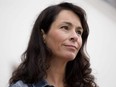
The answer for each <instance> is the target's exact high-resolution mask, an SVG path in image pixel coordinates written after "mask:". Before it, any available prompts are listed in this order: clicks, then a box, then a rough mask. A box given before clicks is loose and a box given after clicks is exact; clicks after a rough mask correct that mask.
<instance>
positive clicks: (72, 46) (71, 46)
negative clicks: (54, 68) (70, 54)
mask: <svg viewBox="0 0 116 87" xmlns="http://www.w3.org/2000/svg"><path fill="white" fill-rule="evenodd" d="M65 46H66V47H69V48H73V49H76V50H77V47H76V46H74V45H65Z"/></svg>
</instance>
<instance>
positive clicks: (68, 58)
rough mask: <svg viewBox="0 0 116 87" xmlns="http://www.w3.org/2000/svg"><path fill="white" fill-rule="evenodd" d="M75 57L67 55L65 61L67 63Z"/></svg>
mask: <svg viewBox="0 0 116 87" xmlns="http://www.w3.org/2000/svg"><path fill="white" fill-rule="evenodd" d="M75 57H76V56H74V55H68V56H67V57H66V59H67V61H72V60H74V59H75Z"/></svg>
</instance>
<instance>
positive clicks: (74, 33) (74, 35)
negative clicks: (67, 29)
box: [70, 31, 78, 42]
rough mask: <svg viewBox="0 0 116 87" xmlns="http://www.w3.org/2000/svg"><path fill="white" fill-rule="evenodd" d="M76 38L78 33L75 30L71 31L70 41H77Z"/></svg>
mask: <svg viewBox="0 0 116 87" xmlns="http://www.w3.org/2000/svg"><path fill="white" fill-rule="evenodd" d="M77 40H78V35H77V33H76V32H75V31H73V32H72V33H71V36H70V41H72V42H77Z"/></svg>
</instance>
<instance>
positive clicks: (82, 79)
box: [9, 2, 97, 87]
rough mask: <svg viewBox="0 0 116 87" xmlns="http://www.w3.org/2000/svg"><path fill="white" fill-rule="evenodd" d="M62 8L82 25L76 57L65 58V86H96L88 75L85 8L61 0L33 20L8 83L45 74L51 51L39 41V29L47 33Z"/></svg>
mask: <svg viewBox="0 0 116 87" xmlns="http://www.w3.org/2000/svg"><path fill="white" fill-rule="evenodd" d="M62 10H70V11H72V12H74V13H75V14H76V15H77V16H78V17H79V18H80V21H81V25H82V27H83V30H84V31H83V34H82V41H83V43H82V47H81V49H80V50H79V52H78V54H77V56H76V58H75V59H74V60H72V61H69V62H68V63H67V66H66V72H65V78H64V79H65V83H66V84H67V85H68V86H69V87H97V85H96V83H95V81H94V76H93V75H91V72H92V69H91V68H90V61H89V58H88V56H87V52H86V43H87V38H88V35H89V27H88V24H87V20H86V12H85V11H84V10H83V9H82V8H80V7H79V6H76V5H74V4H72V3H68V2H62V3H60V4H57V5H52V6H49V7H47V8H46V9H44V10H43V11H42V12H41V14H40V15H39V16H38V18H37V19H36V21H35V24H34V26H33V29H32V33H31V37H30V40H29V43H28V47H27V49H26V51H25V52H24V53H23V55H22V63H21V64H20V65H19V67H18V68H17V69H16V70H15V71H14V72H13V74H12V77H11V78H10V80H9V83H10V84H13V83H15V82H17V81H18V80H22V81H23V82H24V83H37V82H38V81H41V80H42V79H44V77H45V76H46V71H47V69H48V68H49V63H48V61H50V60H51V59H50V57H48V56H50V55H51V51H50V50H49V49H48V48H47V47H46V45H45V44H44V41H43V37H42V33H41V29H43V30H44V32H45V33H48V31H49V29H50V27H51V24H52V23H53V22H54V20H55V19H56V17H57V15H58V14H59V13H60V12H61V11H62Z"/></svg>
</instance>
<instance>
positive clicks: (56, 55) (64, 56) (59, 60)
mask: <svg viewBox="0 0 116 87" xmlns="http://www.w3.org/2000/svg"><path fill="white" fill-rule="evenodd" d="M82 33H83V28H82V25H81V23H80V19H79V17H78V16H77V15H76V14H75V13H73V12H72V11H70V10H62V11H61V12H60V13H59V14H58V16H57V17H56V19H55V21H54V22H53V23H52V25H51V27H50V30H49V32H48V33H47V34H45V33H44V34H43V38H44V42H45V44H46V45H47V47H48V48H50V49H51V50H52V53H53V56H52V61H51V62H50V65H51V66H50V68H49V69H48V71H47V78H46V81H47V82H48V83H49V84H50V85H54V86H55V87H64V85H65V84H64V83H63V79H64V75H65V67H66V64H67V62H69V61H71V60H74V59H75V57H76V55H77V53H78V51H79V49H80V48H81V46H82V37H81V35H82Z"/></svg>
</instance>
